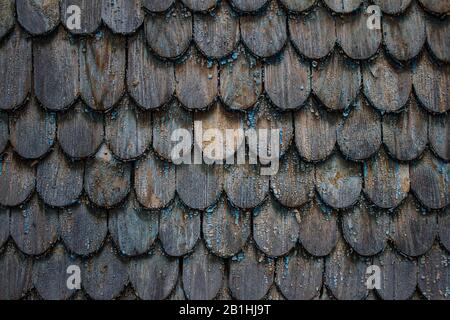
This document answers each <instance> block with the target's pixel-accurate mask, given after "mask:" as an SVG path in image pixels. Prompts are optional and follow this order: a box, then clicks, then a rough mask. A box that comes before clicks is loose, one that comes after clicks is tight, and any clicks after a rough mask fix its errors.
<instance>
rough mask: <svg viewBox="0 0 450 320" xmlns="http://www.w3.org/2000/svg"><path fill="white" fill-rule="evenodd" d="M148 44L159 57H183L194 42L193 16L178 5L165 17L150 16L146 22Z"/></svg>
mask: <svg viewBox="0 0 450 320" xmlns="http://www.w3.org/2000/svg"><path fill="white" fill-rule="evenodd" d="M145 35H146V37H147V43H148V45H149V46H150V48H151V49H152V51H153V52H155V53H156V54H157V55H158V56H161V57H164V58H171V59H175V58H178V57H181V56H182V55H183V54H184V53H185V52H186V51H187V50H188V48H189V46H190V43H191V40H192V14H191V12H190V11H188V10H186V9H185V8H184V7H182V6H181V5H176V6H175V7H174V8H173V9H172V10H171V11H170V12H169V13H167V14H165V15H160V14H158V15H148V16H147V18H146V20H145Z"/></svg>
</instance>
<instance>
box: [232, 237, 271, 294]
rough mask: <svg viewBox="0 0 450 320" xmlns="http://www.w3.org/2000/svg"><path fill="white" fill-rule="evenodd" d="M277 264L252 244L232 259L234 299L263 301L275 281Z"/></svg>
mask: <svg viewBox="0 0 450 320" xmlns="http://www.w3.org/2000/svg"><path fill="white" fill-rule="evenodd" d="M274 271H275V263H274V261H273V259H270V258H267V257H266V256H264V254H262V253H261V252H258V251H257V250H256V248H255V247H254V246H253V244H252V243H249V244H248V245H247V246H246V248H245V249H244V250H243V251H242V252H240V253H238V254H237V255H236V256H235V257H233V258H232V259H231V262H230V272H229V275H228V281H229V288H230V290H231V295H232V296H233V298H235V299H238V300H260V299H262V298H263V297H264V296H265V295H266V294H267V292H268V291H269V288H270V287H271V286H272V283H273V280H274Z"/></svg>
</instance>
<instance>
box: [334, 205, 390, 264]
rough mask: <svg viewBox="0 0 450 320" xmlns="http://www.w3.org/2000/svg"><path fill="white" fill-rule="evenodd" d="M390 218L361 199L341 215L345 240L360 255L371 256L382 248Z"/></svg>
mask: <svg viewBox="0 0 450 320" xmlns="http://www.w3.org/2000/svg"><path fill="white" fill-rule="evenodd" d="M389 227H390V218H389V216H388V214H387V213H386V212H383V211H381V210H376V209H374V208H373V207H371V206H370V204H369V203H368V202H367V201H365V200H363V199H361V200H360V201H359V203H358V204H357V205H356V206H355V207H353V208H352V209H350V210H348V211H347V212H345V214H343V215H342V231H343V234H342V235H343V236H344V239H345V241H346V242H347V243H348V244H349V245H350V246H351V247H352V248H353V249H354V250H355V251H356V252H357V253H358V254H359V255H362V256H367V257H371V256H374V255H376V254H378V253H380V252H381V251H383V250H384V248H385V246H386V241H387V237H388V234H389Z"/></svg>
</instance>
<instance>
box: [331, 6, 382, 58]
mask: <svg viewBox="0 0 450 320" xmlns="http://www.w3.org/2000/svg"><path fill="white" fill-rule="evenodd" d="M333 1H336V2H341V3H345V2H347V1H341V0H333ZM356 1H358V0H356ZM370 15H371V14H368V13H366V8H365V6H364V8H363V9H362V10H361V11H359V12H356V13H355V14H351V15H345V16H343V17H341V18H339V19H336V30H337V38H338V41H339V44H340V45H341V47H342V49H343V50H344V52H345V54H346V55H348V56H349V57H350V58H352V59H357V60H365V59H368V58H370V57H372V56H373V55H374V54H375V53H376V52H377V51H378V49H379V47H380V45H381V41H382V35H381V30H379V29H372V30H371V29H369V28H367V19H368V18H369V17H370Z"/></svg>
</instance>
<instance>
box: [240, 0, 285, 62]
mask: <svg viewBox="0 0 450 320" xmlns="http://www.w3.org/2000/svg"><path fill="white" fill-rule="evenodd" d="M266 10H267V11H266V12H265V13H264V15H245V16H242V17H241V18H240V21H241V38H242V41H243V42H244V44H245V45H246V46H247V47H248V48H249V49H250V50H251V51H252V52H253V53H254V54H255V55H256V56H258V57H262V58H268V57H271V56H273V55H275V54H276V53H278V52H279V51H280V50H281V49H282V48H283V47H284V45H285V44H286V41H287V30H286V15H285V13H284V12H283V11H282V10H281V9H280V8H279V5H278V4H277V2H276V1H271V2H270V3H269V7H268V8H267V9H266Z"/></svg>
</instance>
